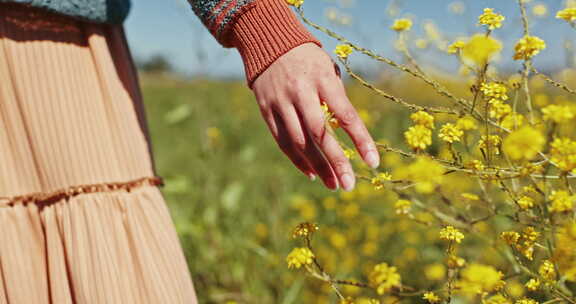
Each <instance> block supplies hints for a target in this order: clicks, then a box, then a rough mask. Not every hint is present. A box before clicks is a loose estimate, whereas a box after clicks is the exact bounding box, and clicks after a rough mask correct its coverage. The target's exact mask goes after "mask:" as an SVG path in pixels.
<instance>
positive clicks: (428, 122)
mask: <svg viewBox="0 0 576 304" xmlns="http://www.w3.org/2000/svg"><path fill="white" fill-rule="evenodd" d="M410 119H412V121H413V122H414V124H416V125H421V126H423V127H425V128H428V129H434V116H432V115H430V114H428V113H426V112H424V111H418V112H415V113H412V114H411V115H410Z"/></svg>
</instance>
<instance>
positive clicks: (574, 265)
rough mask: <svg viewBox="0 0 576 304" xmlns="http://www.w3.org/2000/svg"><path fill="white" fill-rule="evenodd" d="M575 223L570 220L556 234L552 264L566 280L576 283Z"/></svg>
mask: <svg viewBox="0 0 576 304" xmlns="http://www.w3.org/2000/svg"><path fill="white" fill-rule="evenodd" d="M574 248H576V221H574V220H572V221H570V222H568V223H566V224H565V225H564V226H563V227H561V228H560V229H559V230H558V232H557V233H556V249H555V250H554V262H555V263H556V266H557V267H558V269H559V271H560V274H561V275H562V276H563V277H565V278H566V280H569V281H572V282H576V250H574Z"/></svg>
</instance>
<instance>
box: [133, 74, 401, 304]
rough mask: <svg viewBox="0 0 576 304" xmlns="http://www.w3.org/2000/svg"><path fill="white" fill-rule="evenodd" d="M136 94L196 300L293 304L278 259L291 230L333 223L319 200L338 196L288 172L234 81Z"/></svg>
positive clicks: (296, 287) (298, 289)
mask: <svg viewBox="0 0 576 304" xmlns="http://www.w3.org/2000/svg"><path fill="white" fill-rule="evenodd" d="M143 93H144V96H145V101H146V107H147V114H148V120H149V123H150V128H151V135H152V140H153V145H154V153H155V162H156V165H157V169H158V172H159V175H160V176H162V177H164V178H165V180H166V187H165V188H164V193H165V195H166V197H167V200H168V202H169V205H170V208H171V211H172V215H173V218H174V220H175V222H176V226H177V229H178V232H179V234H180V237H181V241H182V243H183V246H184V249H185V252H186V255H187V258H188V262H189V265H190V269H191V272H192V273H193V276H194V282H195V285H196V289H197V291H198V294H199V298H200V300H201V303H227V301H236V302H238V303H282V304H289V303H302V298H301V296H302V291H303V289H305V285H304V282H303V276H302V275H301V274H297V273H295V272H293V271H289V270H288V269H287V267H286V264H285V261H284V259H285V256H286V254H287V253H288V252H289V251H290V249H291V248H292V247H293V246H294V245H295V242H294V241H292V240H290V233H291V229H292V227H294V226H295V225H296V224H298V223H299V222H300V221H303V220H311V221H315V220H317V219H318V218H319V217H320V216H321V217H322V218H323V220H322V224H323V225H325V224H331V225H334V226H335V227H336V226H338V225H340V224H341V221H342V220H341V219H339V217H338V215H337V214H336V211H335V209H334V208H333V207H332V208H329V210H326V208H323V207H322V204H321V202H322V200H323V199H324V200H325V199H326V198H332V199H333V200H337V199H338V197H339V195H340V193H339V192H331V191H329V190H326V189H325V188H324V187H322V184H321V182H320V181H315V182H311V181H309V180H308V179H307V178H306V177H305V176H304V175H302V174H301V173H299V172H298V171H297V170H296V169H295V168H294V167H292V164H291V163H290V162H289V160H288V159H287V158H285V156H284V155H283V154H282V153H281V152H280V150H279V149H278V148H277V146H276V144H275V142H274V140H273V138H272V136H271V135H270V134H269V132H268V129H267V128H266V125H265V123H264V121H263V120H262V119H261V118H260V114H259V110H258V107H257V105H256V102H255V99H254V98H253V96H252V93H251V92H250V91H249V90H248V89H247V88H246V86H245V84H244V83H241V82H211V81H194V82H189V83H186V82H178V81H171V80H164V81H163V80H158V79H146V78H144V79H143ZM359 93H360V94H362V98H363V99H364V100H363V102H364V103H366V104H372V105H373V106H372V107H374V106H376V108H382V106H380V107H378V105H379V104H378V103H377V102H376V101H374V100H372V99H376V97H375V96H370V95H366V93H365V92H363V91H361V92H359ZM353 95H354V94H353V92H351V96H352V97H353ZM380 104H381V103H380ZM376 108H374V110H376ZM369 109H370V108H364V110H363V111H362V114H364V116H365V117H366V113H367V111H368V110H369ZM371 119H372V120H374V119H375V116H372V117H371ZM397 123H398V122H397V121H388V126H389V127H391V128H397V127H398V126H395V125H394V124H397ZM381 127H382V128H386V127H387V126H381ZM299 200H301V201H303V202H304V203H301V204H300V205H299ZM353 212H354V211H353ZM355 213H357V212H355ZM322 230H324V229H322Z"/></svg>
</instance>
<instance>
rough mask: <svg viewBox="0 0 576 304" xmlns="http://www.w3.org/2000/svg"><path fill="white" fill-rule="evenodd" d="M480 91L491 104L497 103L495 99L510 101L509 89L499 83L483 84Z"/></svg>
mask: <svg viewBox="0 0 576 304" xmlns="http://www.w3.org/2000/svg"><path fill="white" fill-rule="evenodd" d="M480 91H481V92H482V94H484V96H485V97H487V99H489V100H490V102H491V103H493V102H495V101H492V100H494V99H497V100H501V101H506V100H508V89H507V88H506V86H505V85H504V84H502V83H498V82H490V83H482V85H480Z"/></svg>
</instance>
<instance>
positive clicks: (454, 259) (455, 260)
mask: <svg viewBox="0 0 576 304" xmlns="http://www.w3.org/2000/svg"><path fill="white" fill-rule="evenodd" d="M465 264H466V260H464V259H463V258H461V257H459V256H456V255H453V254H451V255H449V256H448V259H447V260H446V265H448V267H449V268H459V267H464V265H465Z"/></svg>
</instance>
